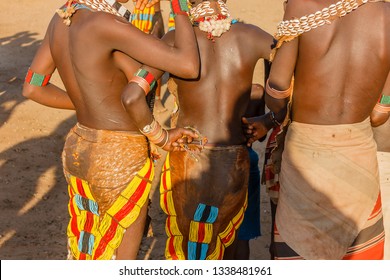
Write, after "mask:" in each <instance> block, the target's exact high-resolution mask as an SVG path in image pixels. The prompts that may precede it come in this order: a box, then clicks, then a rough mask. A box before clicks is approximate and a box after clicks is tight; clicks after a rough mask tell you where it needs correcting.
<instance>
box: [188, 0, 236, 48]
mask: <svg viewBox="0 0 390 280" xmlns="http://www.w3.org/2000/svg"><path fill="white" fill-rule="evenodd" d="M217 3H218V10H219V13H217V14H216V13H215V10H214V9H213V8H212V7H211V3H210V1H204V2H202V3H200V4H199V5H197V6H196V7H194V8H192V9H191V11H190V14H191V19H192V24H193V26H197V27H199V29H200V30H202V31H204V32H206V33H207V39H209V40H212V41H213V42H215V37H221V36H222V34H223V33H225V32H227V31H229V30H230V27H231V25H232V24H234V23H237V22H238V20H236V19H231V18H230V13H229V10H228V8H227V6H226V3H225V2H223V1H222V0H218V2H217Z"/></svg>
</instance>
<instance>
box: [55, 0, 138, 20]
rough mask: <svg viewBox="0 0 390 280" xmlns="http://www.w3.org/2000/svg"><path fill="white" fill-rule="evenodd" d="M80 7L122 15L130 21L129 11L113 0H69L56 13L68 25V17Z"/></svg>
mask: <svg viewBox="0 0 390 280" xmlns="http://www.w3.org/2000/svg"><path fill="white" fill-rule="evenodd" d="M83 4H84V5H85V6H84V5H83ZM80 8H88V9H90V10H92V11H96V12H105V13H109V14H113V15H116V16H120V17H124V18H125V19H126V20H127V21H131V17H130V16H131V13H130V11H129V10H128V9H126V8H125V7H124V6H123V5H122V4H120V3H118V2H117V1H115V0H77V1H72V0H69V1H68V2H67V4H66V5H65V6H64V7H63V8H62V9H58V10H57V13H58V15H59V16H60V17H62V18H63V19H64V23H65V24H66V25H68V26H69V25H70V23H71V20H70V18H71V17H72V15H73V14H74V13H75V12H76V10H78V9H80Z"/></svg>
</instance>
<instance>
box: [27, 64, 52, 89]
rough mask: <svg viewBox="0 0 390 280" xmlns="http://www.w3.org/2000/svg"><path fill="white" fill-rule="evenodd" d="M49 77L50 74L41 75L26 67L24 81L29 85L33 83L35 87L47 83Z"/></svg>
mask: <svg viewBox="0 0 390 280" xmlns="http://www.w3.org/2000/svg"><path fill="white" fill-rule="evenodd" d="M50 78H51V74H48V75H41V74H38V73H35V72H33V71H32V70H31V69H30V68H28V71H27V75H26V78H25V81H26V82H27V83H29V84H30V85H34V86H37V87H44V86H46V85H47V84H48V83H49V81H50Z"/></svg>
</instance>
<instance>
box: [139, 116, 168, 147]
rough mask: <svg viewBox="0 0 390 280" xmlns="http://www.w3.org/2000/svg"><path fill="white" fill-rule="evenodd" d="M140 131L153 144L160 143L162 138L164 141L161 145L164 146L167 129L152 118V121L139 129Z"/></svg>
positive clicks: (166, 139) (166, 141)
mask: <svg viewBox="0 0 390 280" xmlns="http://www.w3.org/2000/svg"><path fill="white" fill-rule="evenodd" d="M140 131H141V133H142V134H143V135H145V136H146V137H147V138H148V139H149V141H150V142H152V143H153V144H156V145H157V144H159V143H162V142H163V140H164V138H165V142H164V144H163V145H162V147H164V146H165V145H166V144H167V143H168V138H169V136H168V131H167V130H166V129H164V128H162V127H161V125H160V124H159V123H158V122H157V121H156V120H155V119H153V121H152V122H151V123H150V124H148V125H146V126H145V127H144V128H143V129H140Z"/></svg>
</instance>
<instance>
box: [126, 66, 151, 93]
mask: <svg viewBox="0 0 390 280" xmlns="http://www.w3.org/2000/svg"><path fill="white" fill-rule="evenodd" d="M129 83H136V84H138V85H139V86H140V87H141V88H142V89H143V90H144V92H145V95H147V94H148V93H149V91H150V90H151V89H153V88H154V86H155V85H156V79H155V78H154V76H153V74H151V73H149V72H148V71H146V70H145V69H138V71H137V72H136V73H135V74H134V76H133V77H132V78H131V80H130V81H129Z"/></svg>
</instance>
